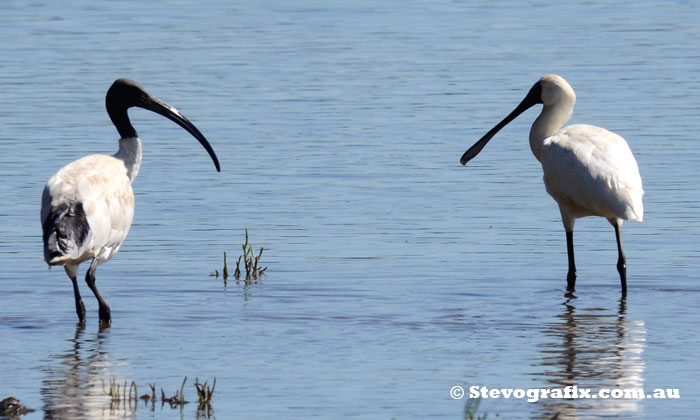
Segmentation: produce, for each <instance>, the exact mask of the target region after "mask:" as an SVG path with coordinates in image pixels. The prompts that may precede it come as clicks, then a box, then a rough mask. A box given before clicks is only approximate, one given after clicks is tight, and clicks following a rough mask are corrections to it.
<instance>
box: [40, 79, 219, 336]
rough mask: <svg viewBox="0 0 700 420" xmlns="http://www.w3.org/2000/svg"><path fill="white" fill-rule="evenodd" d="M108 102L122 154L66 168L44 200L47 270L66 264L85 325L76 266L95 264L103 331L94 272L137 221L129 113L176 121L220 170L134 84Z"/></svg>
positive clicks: (124, 82)
mask: <svg viewBox="0 0 700 420" xmlns="http://www.w3.org/2000/svg"><path fill="white" fill-rule="evenodd" d="M105 103H106V106H107V113H108V114H109V117H110V119H111V120H112V123H114V126H115V127H116V128H117V131H118V132H119V135H120V136H121V138H120V140H119V150H118V151H117V153H115V154H114V155H111V156H108V155H90V156H86V157H84V158H82V159H78V160H76V161H75V162H72V163H69V164H68V165H66V166H64V167H63V168H62V169H61V170H59V171H58V172H57V173H56V174H55V175H53V176H52V177H51V178H50V179H49V180H48V182H47V183H46V187H45V188H44V193H43V196H42V201H41V226H42V229H43V232H44V260H46V263H47V264H48V265H49V266H55V265H62V266H63V268H64V269H65V271H66V274H67V275H68V277H69V278H70V280H71V282H73V293H74V297H75V310H76V312H77V314H78V319H79V321H80V322H81V323H82V322H84V321H85V305H84V304H83V301H82V299H81V297H80V291H79V290H78V283H77V275H78V266H79V265H80V263H82V262H84V261H87V260H92V262H91V263H90V268H88V271H87V273H86V275H85V281H86V283H87V285H88V287H89V288H90V290H91V291H92V293H93V294H94V295H95V297H96V298H97V302H98V304H99V316H100V324H101V325H103V326H105V325H109V324H110V322H111V315H110V309H109V306H108V305H107V302H105V300H104V298H103V297H102V295H101V294H100V292H99V290H98V289H97V286H96V285H95V270H96V269H97V266H98V265H100V264H102V263H104V262H106V261H108V260H109V259H110V258H112V256H114V254H116V252H117V251H118V250H119V247H120V246H121V244H122V242H123V241H124V239H125V238H126V235H127V234H128V233H129V228H130V227H131V222H132V220H133V218H134V192H133V190H132V188H131V183H132V182H134V179H135V178H136V175H137V174H138V172H139V168H140V166H141V158H142V154H141V153H142V152H141V140H140V139H139V138H138V135H137V134H136V130H134V127H133V126H132V125H131V122H130V121H129V116H128V115H127V110H128V109H129V108H131V107H133V106H137V107H140V108H144V109H148V110H150V111H153V112H155V113H158V114H160V115H163V116H164V117H166V118H168V119H170V120H172V121H174V122H175V123H177V124H178V125H179V126H180V127H182V128H184V129H185V130H187V131H188V132H189V133H190V134H191V135H192V136H194V138H196V139H197V140H198V141H199V143H200V144H201V145H202V146H204V148H205V149H206V151H207V152H208V153H209V156H211V159H212V160H213V161H214V165H215V166H216V170H217V171H220V169H221V168H220V166H219V159H218V158H217V157H216V153H214V149H212V147H211V145H210V144H209V142H208V141H207V139H206V138H205V137H204V135H202V133H201V132H200V131H199V130H198V129H197V127H195V125H194V124H192V123H191V122H190V121H189V120H188V119H187V118H185V116H184V115H182V114H181V113H180V112H179V111H178V110H176V109H175V108H173V107H171V106H170V105H168V104H166V103H165V102H163V101H161V100H160V99H158V98H156V97H154V96H152V95H150V94H149V93H148V92H146V91H145V90H144V89H143V88H142V87H141V86H140V85H139V84H138V83H136V82H134V81H133V80H128V79H118V80H116V81H115V82H114V83H113V84H112V86H111V87H110V88H109V90H108V91H107V98H106V100H105Z"/></svg>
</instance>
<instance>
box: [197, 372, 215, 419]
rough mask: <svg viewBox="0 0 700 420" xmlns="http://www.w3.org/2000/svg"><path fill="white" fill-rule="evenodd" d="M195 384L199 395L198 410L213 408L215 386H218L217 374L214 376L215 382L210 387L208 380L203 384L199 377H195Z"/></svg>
mask: <svg viewBox="0 0 700 420" xmlns="http://www.w3.org/2000/svg"><path fill="white" fill-rule="evenodd" d="M194 386H195V388H197V397H199V405H198V406H197V410H200V411H202V410H207V411H209V410H211V399H212V397H213V396H214V388H216V376H214V383H213V384H212V385H211V388H209V385H208V384H207V382H206V381H205V382H204V383H203V384H201V383H199V378H195V382H194Z"/></svg>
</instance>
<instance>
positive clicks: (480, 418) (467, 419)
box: [464, 398, 559, 420]
mask: <svg viewBox="0 0 700 420" xmlns="http://www.w3.org/2000/svg"><path fill="white" fill-rule="evenodd" d="M480 402H481V398H467V402H466V403H465V404H464V420H486V417H488V413H484V414H478V413H477V411H479V403H480ZM496 417H500V416H499V415H498V414H496ZM558 419H559V413H558V412H557V413H554V414H553V415H552V417H549V418H547V417H545V418H544V419H543V420H558Z"/></svg>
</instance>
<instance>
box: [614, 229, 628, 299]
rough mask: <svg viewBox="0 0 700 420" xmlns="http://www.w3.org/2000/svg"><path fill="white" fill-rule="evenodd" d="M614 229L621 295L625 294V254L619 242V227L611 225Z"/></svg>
mask: <svg viewBox="0 0 700 420" xmlns="http://www.w3.org/2000/svg"><path fill="white" fill-rule="evenodd" d="M613 227H614V228H615V239H616V240H617V272H618V273H620V283H621V284H622V294H623V295H626V294H627V262H626V260H625V253H624V252H623V251H622V241H621V240H620V226H618V225H617V223H616V224H613Z"/></svg>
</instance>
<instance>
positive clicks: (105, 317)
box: [85, 259, 112, 325]
mask: <svg viewBox="0 0 700 420" xmlns="http://www.w3.org/2000/svg"><path fill="white" fill-rule="evenodd" d="M95 270H97V259H94V260H92V263H91V264H90V268H88V271H87V273H85V282H86V283H87V285H88V287H89V288H90V290H92V294H94V295H95V297H96V298H97V303H98V304H99V305H100V309H99V315H100V324H102V325H109V324H110V323H111V322H112V312H111V311H110V309H109V305H107V302H106V301H105V300H104V298H103V297H102V295H101V294H100V291H99V290H97V286H96V285H95Z"/></svg>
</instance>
